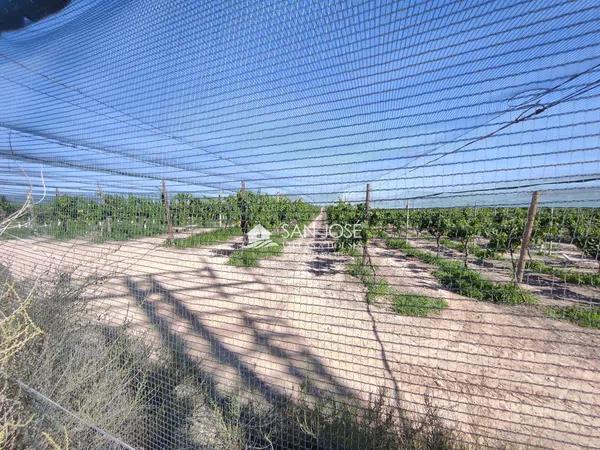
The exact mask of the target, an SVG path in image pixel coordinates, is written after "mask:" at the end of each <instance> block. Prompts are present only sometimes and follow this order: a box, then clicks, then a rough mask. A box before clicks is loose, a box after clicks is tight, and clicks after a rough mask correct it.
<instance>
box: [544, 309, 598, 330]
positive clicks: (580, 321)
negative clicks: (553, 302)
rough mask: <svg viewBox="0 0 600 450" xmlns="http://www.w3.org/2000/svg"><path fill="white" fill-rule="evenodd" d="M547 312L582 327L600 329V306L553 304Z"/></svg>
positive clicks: (553, 317)
mask: <svg viewBox="0 0 600 450" xmlns="http://www.w3.org/2000/svg"><path fill="white" fill-rule="evenodd" d="M545 313H546V315H547V316H548V317H550V318H552V319H560V320H568V321H569V322H572V323H574V324H576V325H579V326H580V327H588V328H597V329H600V307H597V306H592V307H585V306H576V305H571V306H551V307H548V308H546V310H545Z"/></svg>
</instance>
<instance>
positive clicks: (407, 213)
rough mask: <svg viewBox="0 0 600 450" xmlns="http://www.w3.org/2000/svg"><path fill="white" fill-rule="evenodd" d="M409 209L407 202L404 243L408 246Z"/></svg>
mask: <svg viewBox="0 0 600 450" xmlns="http://www.w3.org/2000/svg"><path fill="white" fill-rule="evenodd" d="M409 214H410V212H409V209H408V200H407V201H406V243H407V244H408V227H409V223H410V221H409Z"/></svg>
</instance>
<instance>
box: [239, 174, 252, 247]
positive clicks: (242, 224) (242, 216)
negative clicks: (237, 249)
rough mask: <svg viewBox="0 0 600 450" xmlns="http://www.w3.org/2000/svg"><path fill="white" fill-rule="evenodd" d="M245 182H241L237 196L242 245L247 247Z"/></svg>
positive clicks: (247, 227) (247, 224) (247, 225)
mask: <svg viewBox="0 0 600 450" xmlns="http://www.w3.org/2000/svg"><path fill="white" fill-rule="evenodd" d="M245 192H246V182H245V181H242V183H241V186H240V195H239V203H238V205H239V208H240V228H241V229H242V236H243V238H242V239H243V244H244V245H248V231H249V230H248V229H249V228H250V222H249V220H248V202H247V201H246V194H245Z"/></svg>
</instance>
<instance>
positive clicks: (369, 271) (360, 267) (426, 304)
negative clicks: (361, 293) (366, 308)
mask: <svg viewBox="0 0 600 450" xmlns="http://www.w3.org/2000/svg"><path fill="white" fill-rule="evenodd" d="M347 267H348V273H349V274H350V275H352V276H353V277H356V278H359V279H360V280H361V281H362V282H363V284H364V286H365V287H366V289H367V293H366V294H365V299H366V301H367V303H368V304H371V303H373V302H374V301H375V300H377V299H379V298H390V299H391V300H392V307H393V309H394V311H395V312H396V313H398V314H401V315H404V316H418V317H426V316H427V315H428V314H429V313H430V312H431V311H434V310H440V309H442V308H446V307H447V306H448V303H446V301H445V300H441V299H436V298H430V297H426V296H424V295H412V294H400V293H399V292H397V291H396V290H395V289H394V288H393V287H392V286H390V284H389V283H388V281H387V280H386V279H385V278H380V277H377V276H376V274H375V271H374V270H373V268H372V267H371V266H369V265H367V264H363V262H362V258H361V256H360V255H359V254H358V252H356V254H355V255H354V259H353V260H352V262H350V263H349V264H348V266H347Z"/></svg>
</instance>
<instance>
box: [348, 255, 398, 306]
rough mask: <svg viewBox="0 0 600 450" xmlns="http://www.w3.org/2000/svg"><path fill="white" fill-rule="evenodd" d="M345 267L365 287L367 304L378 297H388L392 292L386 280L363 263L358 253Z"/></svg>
mask: <svg viewBox="0 0 600 450" xmlns="http://www.w3.org/2000/svg"><path fill="white" fill-rule="evenodd" d="M347 268H348V273H349V274H350V275H352V276H353V277H355V278H358V279H360V280H361V281H362V282H363V284H364V286H365V287H366V288H367V293H366V300H367V303H368V304H371V303H373V302H374V301H375V300H377V299H378V298H385V297H390V296H392V295H393V294H394V290H393V288H392V287H391V286H390V285H389V283H388V282H387V280H386V279H384V278H379V277H377V276H376V275H375V273H374V270H373V268H372V267H371V266H369V265H368V264H363V262H362V257H361V256H360V255H356V256H354V258H353V260H352V261H351V262H350V263H349V264H348V266H347Z"/></svg>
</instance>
